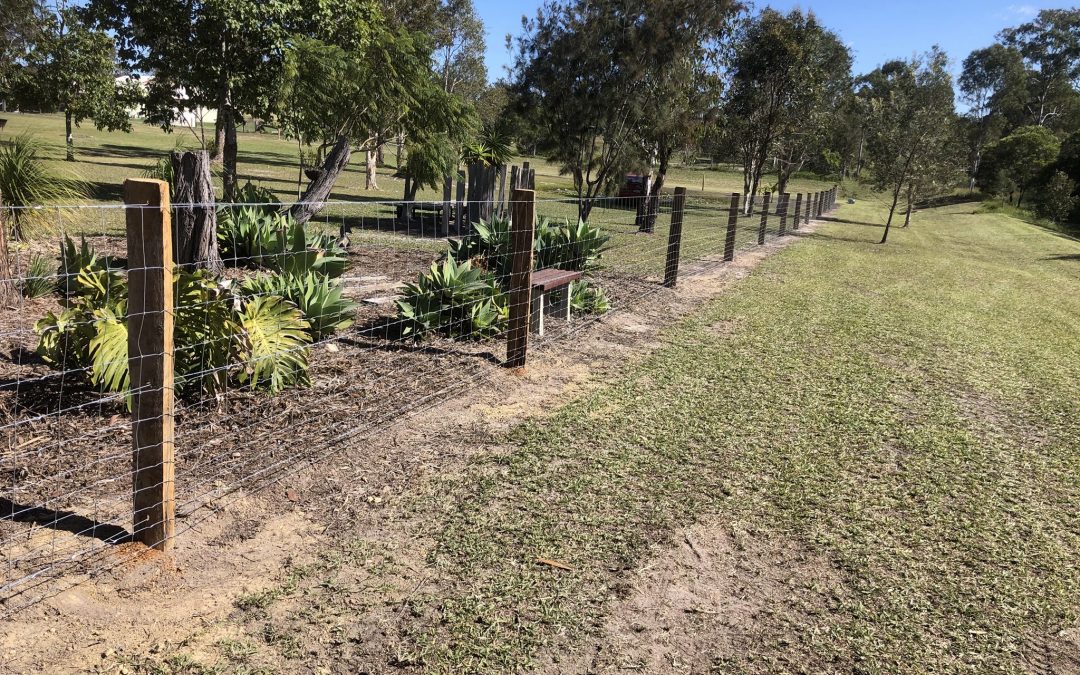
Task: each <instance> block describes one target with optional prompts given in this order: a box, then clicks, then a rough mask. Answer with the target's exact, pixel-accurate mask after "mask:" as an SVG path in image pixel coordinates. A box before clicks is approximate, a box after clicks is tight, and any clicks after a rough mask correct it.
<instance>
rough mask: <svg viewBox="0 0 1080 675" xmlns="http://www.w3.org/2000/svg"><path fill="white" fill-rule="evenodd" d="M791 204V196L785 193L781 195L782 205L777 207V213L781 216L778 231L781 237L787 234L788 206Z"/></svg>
mask: <svg viewBox="0 0 1080 675" xmlns="http://www.w3.org/2000/svg"><path fill="white" fill-rule="evenodd" d="M790 204H791V194H790V193H787V192H785V193H783V194H781V195H780V203H779V204H777V205H776V212H777V213H778V214H779V215H780V229H779V230H778V234H779V236H781V237H782V236H784V235H785V234H787V217H788V206H789V205H790Z"/></svg>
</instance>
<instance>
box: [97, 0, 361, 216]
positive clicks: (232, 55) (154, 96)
mask: <svg viewBox="0 0 1080 675" xmlns="http://www.w3.org/2000/svg"><path fill="white" fill-rule="evenodd" d="M373 3H374V0H370V1H367V2H365V1H363V0H356V1H352V0H349V1H342V2H332V0H313V1H312V2H301V1H300V0H227V1H224V0H90V2H89V4H88V5H87V8H86V15H87V16H89V17H90V18H91V19H92V20H93V21H95V22H96V23H97V25H99V26H101V27H102V28H104V29H107V30H109V31H111V32H112V33H113V34H114V35H115V36H116V39H117V42H118V45H119V54H120V56H121V58H122V60H123V62H124V64H125V66H126V67H127V68H128V69H129V70H131V71H132V72H138V73H151V74H152V77H151V78H150V79H149V80H148V81H147V82H146V85H145V87H146V94H147V96H146V101H145V103H144V112H145V115H146V118H147V120H148V121H149V122H151V123H154V124H157V125H159V126H161V127H162V128H163V129H165V130H167V131H169V130H172V129H173V127H174V125H175V124H176V121H177V119H178V117H179V115H180V114H183V113H189V114H194V113H197V112H198V111H199V110H201V109H212V110H217V125H216V129H215V138H214V143H213V149H214V150H215V152H216V155H215V159H220V160H222V161H223V162H224V172H223V182H224V188H225V197H226V198H227V199H230V198H231V197H232V194H233V192H234V190H235V188H236V184H237V175H236V158H237V152H238V147H237V139H236V124H237V122H238V121H239V119H241V116H242V115H245V114H253V115H265V114H266V113H267V112H268V109H269V107H270V100H271V97H272V95H273V93H274V91H275V90H276V86H277V82H278V78H279V77H280V72H281V66H282V57H283V53H284V49H285V46H286V42H287V40H288V38H289V36H290V34H291V33H292V32H293V30H294V28H295V27H296V25H297V24H299V23H303V24H304V25H305V26H308V27H312V28H314V27H317V26H319V24H322V25H324V26H329V25H334V24H335V23H337V22H340V23H344V24H345V25H349V23H350V20H351V19H352V17H353V16H354V15H355V14H357V13H363V12H365V11H377V9H376V8H375V7H374V4H373ZM197 135H198V136H199V140H200V142H201V143H202V144H203V145H204V147H205V146H207V145H209V143H208V142H207V140H206V138H205V137H203V136H202V135H201V134H197Z"/></svg>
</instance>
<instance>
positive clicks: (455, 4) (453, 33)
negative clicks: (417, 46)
mask: <svg viewBox="0 0 1080 675" xmlns="http://www.w3.org/2000/svg"><path fill="white" fill-rule="evenodd" d="M436 20H437V23H436V27H435V32H434V36H433V37H434V39H435V53H434V66H435V71H436V72H437V73H438V74H439V77H440V79H441V80H442V85H443V90H445V91H446V92H447V93H450V94H456V95H458V96H461V97H462V98H464V99H465V100H467V101H469V102H472V103H475V102H477V101H478V100H479V99H480V96H481V95H482V94H483V93H484V90H485V88H486V87H487V66H486V65H485V64H484V50H485V48H486V44H485V40H484V22H483V21H481V20H480V17H479V16H477V14H476V8H475V7H474V6H473V2H472V0H444V2H443V3H442V5H440V6H439V8H438V10H437V12H436Z"/></svg>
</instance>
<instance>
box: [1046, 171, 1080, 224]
mask: <svg viewBox="0 0 1080 675" xmlns="http://www.w3.org/2000/svg"><path fill="white" fill-rule="evenodd" d="M1075 191H1076V183H1074V182H1073V181H1072V180H1070V179H1069V177H1068V176H1066V175H1065V174H1064V173H1063V172H1061V171H1055V172H1054V175H1053V176H1051V177H1050V179H1049V180H1048V181H1047V182H1046V185H1044V186H1043V188H1042V190H1041V191H1040V193H1039V203H1038V214H1039V215H1040V216H1042V217H1043V218H1048V219H1050V220H1052V221H1053V222H1054V224H1056V225H1060V224H1061V223H1062V222H1064V221H1065V219H1066V218H1068V216H1069V213H1070V212H1071V211H1072V210H1073V207H1074V206H1076V201H1077V200H1076V197H1075V196H1074V193H1075Z"/></svg>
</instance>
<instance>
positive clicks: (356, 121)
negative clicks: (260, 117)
mask: <svg viewBox="0 0 1080 675" xmlns="http://www.w3.org/2000/svg"><path fill="white" fill-rule="evenodd" d="M362 27H363V29H364V34H363V37H362V39H354V40H352V41H344V40H343V41H341V42H343V43H344V45H342V44H331V43H327V42H324V41H322V40H318V39H314V38H303V37H297V38H296V39H294V40H293V42H292V44H291V45H290V46H289V48H288V49H287V50H286V53H285V68H284V71H283V77H282V80H281V88H280V90H279V93H278V96H277V107H276V110H277V114H278V116H279V118H280V119H281V121H282V124H283V126H284V128H285V129H286V130H287V131H288V133H289V134H290V135H292V136H293V137H294V138H296V139H298V141H299V142H300V143H301V144H302V145H303V144H305V143H317V144H318V145H319V146H320V156H321V157H323V159H322V162H321V166H320V167H319V169H318V172H317V176H316V177H315V178H314V179H313V180H312V181H311V183H310V184H309V185H308V187H307V190H306V191H305V193H304V195H303V196H302V198H301V200H300V201H301V202H302V203H300V204H297V205H296V206H294V207H293V215H294V217H296V219H297V220H299V221H300V222H306V221H307V220H308V219H309V218H310V217H311V216H312V215H313V214H314V213H316V212H317V211H318V210H319V209H320V208H321V206H322V203H323V202H324V201H325V200H326V199H327V197H328V196H329V194H330V190H331V188H333V186H334V183H335V182H336V181H337V179H338V177H339V176H340V175H341V173H342V171H344V169H345V167H346V166H347V165H348V162H349V157H350V155H351V152H352V149H353V148H354V147H359V148H361V149H364V150H368V149H370V148H371V147H373V146H374V145H375V144H376V143H378V142H379V139H380V138H390V137H392V135H393V134H394V132H395V131H397V130H401V131H403V132H404V134H405V136H406V137H407V138H411V139H413V142H414V143H415V144H418V145H419V144H423V143H427V142H428V141H429V139H431V138H433V137H437V136H438V135H439V134H446V135H447V136H450V137H455V136H456V137H460V136H461V135H462V133H463V132H466V131H468V130H469V129H471V128H472V126H473V119H472V116H471V111H470V109H469V108H468V107H467V106H466V105H465V104H464V103H463V102H462V101H461V100H460V99H458V98H457V97H454V96H452V95H450V94H447V93H446V92H445V91H444V90H443V88H442V86H441V83H440V82H439V81H438V80H437V79H436V76H435V74H434V73H433V72H432V70H431V67H430V65H431V46H430V41H429V39H428V38H427V37H426V36H424V35H423V34H420V33H415V32H410V31H407V30H405V29H403V28H400V27H392V26H389V25H387V24H386V23H385V22H382V21H381V20H379V19H378V18H376V19H374V20H372V21H370V22H366V23H364V24H363V26H362ZM352 34H354V35H355V34H356V32H352ZM330 37H333V36H330Z"/></svg>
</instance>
